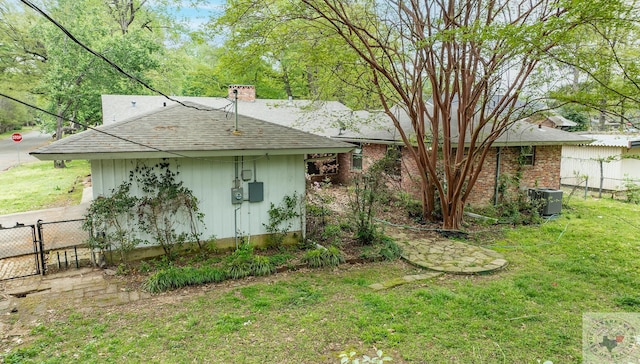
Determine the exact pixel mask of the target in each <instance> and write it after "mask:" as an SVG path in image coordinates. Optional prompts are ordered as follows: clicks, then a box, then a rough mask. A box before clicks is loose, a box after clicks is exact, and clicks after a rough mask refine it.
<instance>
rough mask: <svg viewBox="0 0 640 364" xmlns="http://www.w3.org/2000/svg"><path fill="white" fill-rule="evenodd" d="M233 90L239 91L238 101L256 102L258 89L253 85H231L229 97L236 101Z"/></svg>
mask: <svg viewBox="0 0 640 364" xmlns="http://www.w3.org/2000/svg"><path fill="white" fill-rule="evenodd" d="M233 90H238V100H240V101H256V87H255V86H253V85H229V93H228V97H229V98H230V99H231V100H234V99H235V97H236V96H235V95H234V94H233Z"/></svg>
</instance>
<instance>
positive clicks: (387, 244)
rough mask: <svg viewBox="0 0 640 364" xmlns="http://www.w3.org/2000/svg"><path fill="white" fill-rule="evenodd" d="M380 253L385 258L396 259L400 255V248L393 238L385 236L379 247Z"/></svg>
mask: <svg viewBox="0 0 640 364" xmlns="http://www.w3.org/2000/svg"><path fill="white" fill-rule="evenodd" d="M380 255H381V256H382V257H383V258H384V259H386V260H396V259H398V258H400V257H401V256H402V249H401V248H400V246H398V244H396V242H395V241H393V239H391V238H388V237H385V238H384V239H383V240H382V246H381V247H380Z"/></svg>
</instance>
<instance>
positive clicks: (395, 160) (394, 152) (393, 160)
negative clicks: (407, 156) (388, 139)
mask: <svg viewBox="0 0 640 364" xmlns="http://www.w3.org/2000/svg"><path fill="white" fill-rule="evenodd" d="M385 158H386V159H387V163H385V168H384V169H385V172H386V173H387V174H388V175H390V176H400V169H401V167H402V150H401V149H400V146H399V145H388V146H387V153H386V155H385Z"/></svg>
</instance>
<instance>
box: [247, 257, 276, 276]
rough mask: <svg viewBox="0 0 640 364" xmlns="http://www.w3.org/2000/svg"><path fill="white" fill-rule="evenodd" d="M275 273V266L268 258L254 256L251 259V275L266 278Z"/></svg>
mask: <svg viewBox="0 0 640 364" xmlns="http://www.w3.org/2000/svg"><path fill="white" fill-rule="evenodd" d="M275 272H276V266H275V264H274V263H273V262H272V261H271V259H270V258H269V257H265V256H261V255H254V256H253V259H251V274H252V275H254V276H268V275H271V274H273V273H275Z"/></svg>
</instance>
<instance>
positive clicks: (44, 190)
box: [0, 161, 90, 215]
mask: <svg viewBox="0 0 640 364" xmlns="http://www.w3.org/2000/svg"><path fill="white" fill-rule="evenodd" d="M66 165H67V168H62V169H57V168H53V162H52V161H45V162H32V163H22V164H20V165H18V166H16V167H13V168H10V169H9V170H7V171H4V172H1V173H0V186H2V188H0V215H6V214H13V213H17V212H24V211H31V210H40V209H45V208H49V207H55V206H64V205H77V204H79V203H80V200H81V199H82V185H81V182H82V180H83V179H84V177H85V176H87V175H88V174H89V173H90V168H89V163H88V162H87V161H71V162H67V163H66ZM71 190H72V192H69V191H71Z"/></svg>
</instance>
